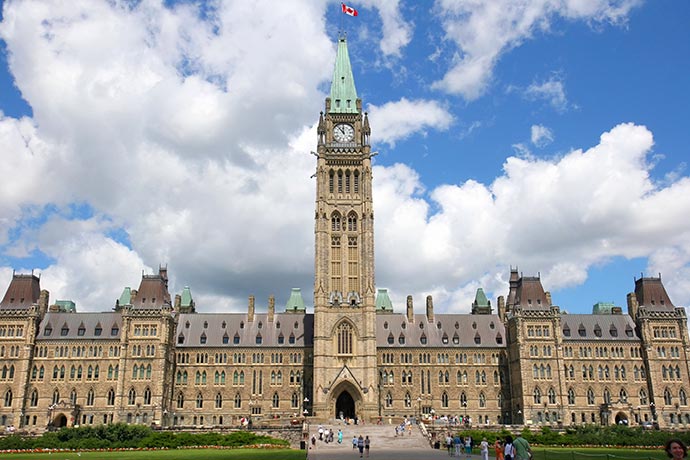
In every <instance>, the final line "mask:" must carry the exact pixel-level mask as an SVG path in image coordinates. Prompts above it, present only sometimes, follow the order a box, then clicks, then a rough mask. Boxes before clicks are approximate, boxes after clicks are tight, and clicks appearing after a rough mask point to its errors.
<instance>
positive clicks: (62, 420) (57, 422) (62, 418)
mask: <svg viewBox="0 0 690 460" xmlns="http://www.w3.org/2000/svg"><path fill="white" fill-rule="evenodd" d="M53 426H54V427H55V428H62V427H63V426H67V416H66V415H65V414H58V415H56V416H55V418H54V419H53Z"/></svg>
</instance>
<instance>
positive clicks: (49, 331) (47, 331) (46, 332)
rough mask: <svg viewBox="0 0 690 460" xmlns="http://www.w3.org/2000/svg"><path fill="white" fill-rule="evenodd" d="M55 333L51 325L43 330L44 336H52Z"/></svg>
mask: <svg viewBox="0 0 690 460" xmlns="http://www.w3.org/2000/svg"><path fill="white" fill-rule="evenodd" d="M52 333H53V328H52V327H51V326H50V324H49V325H47V326H46V328H45V329H43V335H50V334H52Z"/></svg>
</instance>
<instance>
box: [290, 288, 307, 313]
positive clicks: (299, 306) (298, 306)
mask: <svg viewBox="0 0 690 460" xmlns="http://www.w3.org/2000/svg"><path fill="white" fill-rule="evenodd" d="M285 311H286V312H288V313H289V312H295V313H304V312H305V311H306V308H305V307H304V299H303V298H302V290H301V289H300V288H292V291H291V292H290V298H289V299H288V301H287V304H285Z"/></svg>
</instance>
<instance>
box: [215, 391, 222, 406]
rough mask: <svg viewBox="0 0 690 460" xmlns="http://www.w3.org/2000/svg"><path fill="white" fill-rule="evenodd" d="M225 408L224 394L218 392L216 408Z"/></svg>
mask: <svg viewBox="0 0 690 460" xmlns="http://www.w3.org/2000/svg"><path fill="white" fill-rule="evenodd" d="M222 408H223V395H221V394H220V393H216V409H222Z"/></svg>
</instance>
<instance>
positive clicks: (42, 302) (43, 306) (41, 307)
mask: <svg viewBox="0 0 690 460" xmlns="http://www.w3.org/2000/svg"><path fill="white" fill-rule="evenodd" d="M49 299H50V293H49V292H48V291H47V290H45V289H43V290H41V293H40V294H39V295H38V311H39V314H40V315H41V317H43V315H45V313H46V312H47V311H48V302H49Z"/></svg>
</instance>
